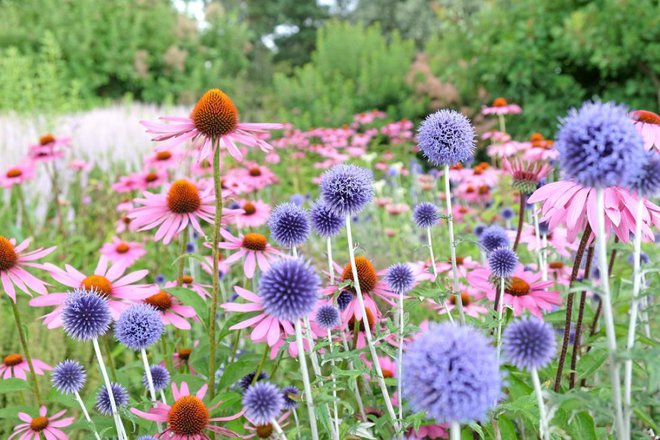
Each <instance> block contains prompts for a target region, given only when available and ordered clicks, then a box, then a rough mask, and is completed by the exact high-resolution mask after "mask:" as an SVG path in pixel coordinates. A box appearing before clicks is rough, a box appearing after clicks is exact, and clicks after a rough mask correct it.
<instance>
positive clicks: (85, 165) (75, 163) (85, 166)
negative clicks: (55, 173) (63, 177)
mask: <svg viewBox="0 0 660 440" xmlns="http://www.w3.org/2000/svg"><path fill="white" fill-rule="evenodd" d="M69 168H71V169H72V170H74V171H89V170H91V169H92V164H91V163H89V162H87V161H84V160H82V159H74V160H72V161H71V162H70V163H69Z"/></svg>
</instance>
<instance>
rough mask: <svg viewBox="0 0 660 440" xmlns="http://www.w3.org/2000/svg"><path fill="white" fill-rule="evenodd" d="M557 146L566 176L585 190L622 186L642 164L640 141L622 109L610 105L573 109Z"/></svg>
mask: <svg viewBox="0 0 660 440" xmlns="http://www.w3.org/2000/svg"><path fill="white" fill-rule="evenodd" d="M556 145H557V150H559V154H560V155H559V160H560V164H561V168H562V170H564V172H565V173H566V176H567V177H568V178H570V179H573V180H575V181H577V182H578V183H580V184H582V185H584V186H587V187H593V188H604V187H610V186H623V187H625V186H627V185H628V184H629V183H630V181H631V180H632V179H633V178H634V177H635V176H636V175H637V174H638V172H639V168H640V166H641V164H642V163H643V161H644V157H643V156H644V149H643V143H642V138H641V137H640V135H639V134H638V133H637V130H636V129H635V127H634V126H633V124H631V123H630V120H629V119H628V114H627V111H626V109H625V107H623V106H619V105H616V104H614V103H611V102H608V103H604V104H603V103H601V102H586V103H584V104H583V105H582V107H581V108H580V109H579V110H576V109H572V110H571V111H570V112H569V114H568V117H567V118H565V119H564V120H563V125H562V126H561V128H560V130H559V134H558V135H557V142H556Z"/></svg>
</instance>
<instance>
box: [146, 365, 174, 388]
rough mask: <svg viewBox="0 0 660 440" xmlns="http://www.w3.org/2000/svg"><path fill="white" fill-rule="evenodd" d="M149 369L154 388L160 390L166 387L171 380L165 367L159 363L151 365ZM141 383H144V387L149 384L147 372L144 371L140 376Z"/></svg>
mask: <svg viewBox="0 0 660 440" xmlns="http://www.w3.org/2000/svg"><path fill="white" fill-rule="evenodd" d="M150 371H151V380H152V382H153V384H154V390H156V391H161V390H164V389H165V388H167V386H168V385H169V384H170V381H171V377H170V372H169V371H167V368H165V367H163V366H161V365H153V366H152V367H151V368H150ZM142 385H144V387H145V388H146V387H148V386H149V380H148V378H147V373H144V376H142Z"/></svg>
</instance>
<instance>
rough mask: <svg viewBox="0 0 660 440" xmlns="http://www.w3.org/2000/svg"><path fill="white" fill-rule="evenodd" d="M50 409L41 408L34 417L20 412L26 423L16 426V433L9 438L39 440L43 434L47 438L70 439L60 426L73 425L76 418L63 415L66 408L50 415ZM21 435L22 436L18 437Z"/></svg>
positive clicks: (9, 439)
mask: <svg viewBox="0 0 660 440" xmlns="http://www.w3.org/2000/svg"><path fill="white" fill-rule="evenodd" d="M47 413H48V411H47V410H46V407H45V406H42V407H41V408H39V415H38V416H37V417H32V416H30V415H29V414H26V413H24V412H19V413H18V418H19V419H21V420H22V421H23V422H25V423H21V424H19V425H16V426H14V433H13V434H12V435H10V436H9V437H8V440H12V439H14V438H16V439H18V440H30V439H31V440H39V439H40V438H41V436H42V435H43V436H44V437H45V438H46V440H68V439H69V437H68V436H67V435H66V434H65V433H64V431H62V430H61V429H60V428H65V427H67V426H69V425H72V424H73V422H74V420H75V418H74V417H67V418H65V419H63V418H62V416H63V415H64V414H65V413H66V410H62V411H60V412H57V413H55V414H53V415H52V416H50V417H48V416H46V414H47ZM19 435H20V437H18V436H19Z"/></svg>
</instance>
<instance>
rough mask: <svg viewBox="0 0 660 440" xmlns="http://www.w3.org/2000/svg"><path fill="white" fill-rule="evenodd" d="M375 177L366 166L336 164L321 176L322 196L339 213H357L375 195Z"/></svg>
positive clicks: (342, 214) (329, 206) (344, 214)
mask: <svg viewBox="0 0 660 440" xmlns="http://www.w3.org/2000/svg"><path fill="white" fill-rule="evenodd" d="M373 183H374V177H373V175H372V174H371V171H369V170H368V169H366V168H362V167H358V166H355V165H346V164H340V165H335V166H334V167H332V168H330V169H329V170H328V171H326V172H325V173H323V176H322V177H321V196H322V197H323V200H324V201H325V203H326V204H327V206H328V208H330V209H332V210H333V211H334V212H336V213H337V214H339V215H341V216H342V217H345V216H346V215H348V214H357V213H358V212H360V211H362V209H363V208H364V207H365V206H366V205H367V204H368V203H369V202H371V199H372V198H373V197H374V188H373Z"/></svg>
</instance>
